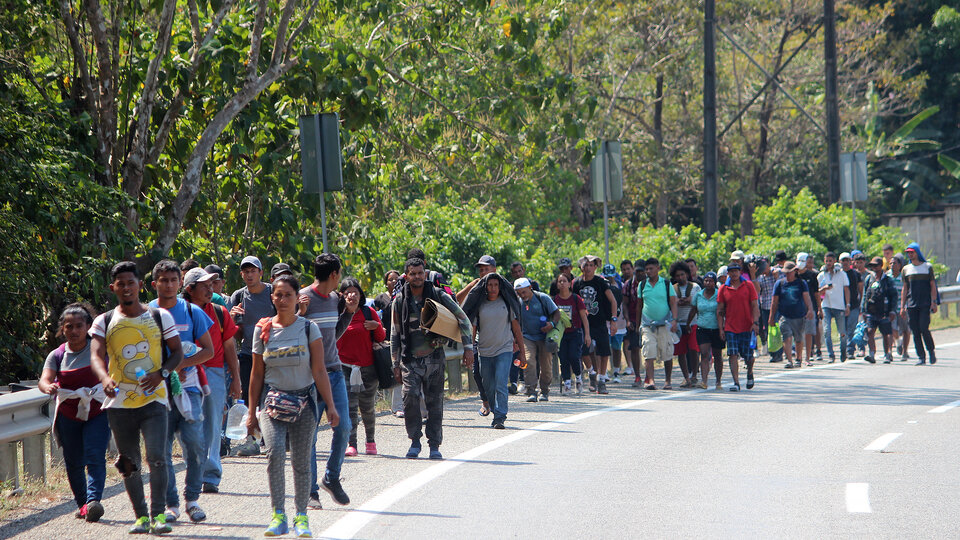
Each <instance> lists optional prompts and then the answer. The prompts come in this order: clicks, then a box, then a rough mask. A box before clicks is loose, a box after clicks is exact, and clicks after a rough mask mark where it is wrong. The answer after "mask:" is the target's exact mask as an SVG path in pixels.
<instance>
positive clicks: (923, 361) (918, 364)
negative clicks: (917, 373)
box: [914, 358, 927, 366]
mask: <svg viewBox="0 0 960 540" xmlns="http://www.w3.org/2000/svg"><path fill="white" fill-rule="evenodd" d="M926 363H927V361H926V360H924V359H923V358H921V359H919V360H917V363H916V364H914V365H915V366H922V365H924V364H926Z"/></svg>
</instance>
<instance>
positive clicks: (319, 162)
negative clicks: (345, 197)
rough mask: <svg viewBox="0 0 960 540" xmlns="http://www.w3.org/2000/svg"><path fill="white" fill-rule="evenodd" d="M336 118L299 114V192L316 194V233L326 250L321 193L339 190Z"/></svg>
mask: <svg viewBox="0 0 960 540" xmlns="http://www.w3.org/2000/svg"><path fill="white" fill-rule="evenodd" d="M342 171H343V165H342V162H341V157H340V119H339V117H338V116H337V113H320V114H308V115H304V116H301V117H300V172H301V175H302V177H303V192H304V193H316V194H319V195H320V231H321V232H320V234H321V242H323V252H324V253H327V252H328V251H329V248H328V246H327V208H326V201H325V200H324V199H325V197H324V193H326V192H327V191H340V190H342V189H343V174H342Z"/></svg>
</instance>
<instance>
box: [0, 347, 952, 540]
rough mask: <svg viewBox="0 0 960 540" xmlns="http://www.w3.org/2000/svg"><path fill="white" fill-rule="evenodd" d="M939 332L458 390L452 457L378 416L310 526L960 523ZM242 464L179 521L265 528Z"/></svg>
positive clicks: (34, 526) (460, 533)
mask: <svg viewBox="0 0 960 540" xmlns="http://www.w3.org/2000/svg"><path fill="white" fill-rule="evenodd" d="M936 338H937V339H938V342H939V343H941V346H942V345H944V344H949V345H951V346H949V347H944V348H942V349H940V354H939V356H940V360H941V361H940V362H939V363H938V364H937V365H936V366H925V367H915V366H913V364H912V362H911V363H909V364H907V363H900V362H897V363H895V364H892V365H870V364H866V363H864V362H863V361H862V360H860V361H856V362H848V363H847V364H832V365H818V366H815V367H814V368H812V369H804V370H800V371H792V372H791V371H785V370H783V369H782V368H781V367H780V366H781V365H782V364H767V363H766V362H761V363H760V364H758V365H759V366H760V368H761V374H760V376H761V378H760V379H759V380H758V382H757V386H756V388H754V389H753V390H751V391H744V392H742V393H740V394H732V393H730V392H727V391H722V392H717V391H714V390H712V389H711V390H697V391H686V392H643V391H638V390H636V389H631V388H629V386H628V385H619V386H615V385H611V394H610V395H609V396H606V397H599V396H584V397H582V398H562V397H559V396H555V397H554V398H553V399H552V400H551V401H550V402H548V403H536V404H527V403H523V402H521V400H520V399H519V398H515V401H514V402H511V411H510V416H509V419H508V423H507V424H508V429H507V430H506V431H494V430H491V429H490V428H489V427H488V425H489V420H488V419H483V418H479V417H478V416H477V415H476V408H477V407H476V403H475V402H474V401H472V400H464V401H459V402H453V403H450V404H449V405H448V407H447V409H446V412H447V414H446V421H445V424H446V425H445V429H444V435H445V437H446V442H445V443H444V445H443V447H442V449H443V451H444V454H445V455H446V456H447V458H448V459H447V460H445V461H443V462H441V463H436V462H430V461H428V460H407V459H404V458H402V457H399V456H402V455H403V453H404V452H405V450H406V447H407V441H406V439H405V438H404V435H403V431H402V426H401V424H400V421H399V420H397V419H395V418H393V417H390V416H387V417H380V418H378V431H377V433H378V436H377V439H378V444H379V446H380V449H381V453H382V455H380V456H375V457H370V456H362V455H361V456H359V457H357V458H349V459H347V462H346V464H345V466H344V486H345V488H346V489H347V491H348V492H349V493H350V495H351V497H352V499H353V503H352V504H351V505H350V506H347V507H338V506H336V505H335V504H334V503H333V502H332V501H330V499H329V498H328V497H327V496H326V495H325V494H323V495H322V498H323V502H324V506H325V507H326V509H324V510H317V511H311V512H310V519H311V525H312V528H313V531H314V534H315V535H316V536H325V537H336V538H350V537H354V538H415V537H423V536H424V535H432V536H439V537H443V538H447V537H456V538H504V537H516V538H537V537H542V538H558V537H559V538H574V537H583V536H585V535H586V536H590V537H614V536H619V537H623V536H628V537H639V536H644V537H655V538H657V537H678V536H681V535H683V536H692V537H732V536H738V537H742V536H750V537H853V536H855V537H872V538H895V537H896V538H903V537H906V536H914V537H916V536H919V537H936V538H940V537H957V536H958V534H960V517H958V516H960V512H958V510H960V468H958V466H957V463H958V460H957V457H956V449H957V448H958V447H960V406H955V407H954V408H943V409H937V408H938V407H941V406H943V405H947V404H951V403H953V404H954V405H958V404H960V403H958V402H960V331H957V330H951V331H946V332H939V333H937V334H936ZM932 410H939V411H942V412H930V411H932ZM896 434H899V435H896ZM320 437H321V440H322V441H324V442H325V443H326V442H327V441H329V432H324V433H322V434H321V435H320ZM867 447H871V448H872V449H870V450H867V449H866V448H867ZM227 463H228V465H227V469H226V473H225V477H224V481H223V484H222V485H221V489H222V491H221V493H220V494H217V495H204V496H203V497H201V505H202V506H203V507H204V508H205V509H206V511H207V513H208V515H209V516H210V518H209V520H208V522H206V523H203V524H199V525H194V524H182V525H177V526H176V527H175V529H174V532H175V535H177V536H179V537H182V538H198V539H200V538H250V537H261V534H262V530H263V527H264V526H265V524H266V522H267V518H268V516H269V512H270V510H269V508H268V506H269V503H268V501H269V499H268V494H267V490H266V476H265V473H264V459H263V458H262V457H255V458H231V459H229V460H228V462H227ZM178 476H179V478H180V480H181V481H182V472H181V474H180V475H178ZM287 485H288V486H292V482H291V480H290V479H289V478H288V484H287ZM108 494H109V495H112V496H111V497H110V498H109V499H107V500H106V501H105V503H104V506H105V507H106V510H107V513H106V516H105V519H104V520H102V521H101V523H100V524H86V523H82V522H78V521H76V520H75V519H74V518H73V517H72V516H71V510H72V509H71V508H70V503H66V504H61V505H59V506H56V507H54V508H51V509H49V510H47V511H45V512H42V513H38V514H35V515H33V516H29V517H28V518H25V519H21V520H20V521H17V522H13V523H8V524H3V525H0V537H7V536H11V535H16V534H18V533H24V534H23V536H26V535H27V534H29V535H30V537H32V538H54V537H67V538H97V539H102V538H115V537H121V536H124V531H125V530H126V527H127V526H128V525H129V523H130V521H131V520H132V514H131V510H130V507H129V502H128V501H127V499H126V496H125V494H124V493H123V492H122V489H120V488H119V486H114V487H113V488H112V489H109V490H108ZM289 499H290V500H289V503H288V506H292V504H293V501H292V497H290V498H289Z"/></svg>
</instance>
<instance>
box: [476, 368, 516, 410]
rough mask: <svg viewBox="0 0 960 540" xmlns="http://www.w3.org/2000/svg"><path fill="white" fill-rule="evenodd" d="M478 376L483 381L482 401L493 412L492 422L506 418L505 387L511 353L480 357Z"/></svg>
mask: <svg viewBox="0 0 960 540" xmlns="http://www.w3.org/2000/svg"><path fill="white" fill-rule="evenodd" d="M480 360H481V363H480V374H481V376H482V377H483V380H484V381H485V383H486V385H485V390H486V392H485V393H484V396H483V397H484V399H485V400H486V401H487V403H489V404H490V408H491V409H492V410H493V420H494V421H497V420H505V419H506V418H507V396H508V395H509V392H507V386H508V384H509V381H510V366H512V365H513V352H505V353H503V354H498V355H497V356H481V357H480Z"/></svg>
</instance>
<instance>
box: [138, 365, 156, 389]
mask: <svg viewBox="0 0 960 540" xmlns="http://www.w3.org/2000/svg"><path fill="white" fill-rule="evenodd" d="M146 376H147V372H146V371H144V370H143V368H137V382H138V383H140V387H141V388H143V379H144V377H146ZM151 394H153V390H150V391H149V392H148V391H147V390H146V389H144V390H143V395H145V396H149V395H151Z"/></svg>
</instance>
